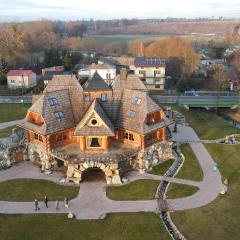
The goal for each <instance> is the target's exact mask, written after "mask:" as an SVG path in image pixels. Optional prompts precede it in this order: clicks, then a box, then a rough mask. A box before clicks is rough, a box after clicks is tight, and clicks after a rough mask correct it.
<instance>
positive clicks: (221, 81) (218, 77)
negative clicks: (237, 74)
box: [212, 64, 229, 91]
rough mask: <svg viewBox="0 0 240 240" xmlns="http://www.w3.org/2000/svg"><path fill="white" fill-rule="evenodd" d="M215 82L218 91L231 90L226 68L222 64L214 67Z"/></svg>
mask: <svg viewBox="0 0 240 240" xmlns="http://www.w3.org/2000/svg"><path fill="white" fill-rule="evenodd" d="M212 71H213V80H214V82H215V85H216V90H217V91H223V90H227V89H228V88H229V82H228V80H227V78H226V75H225V72H224V66H223V65H222V64H215V65H214V66H212Z"/></svg>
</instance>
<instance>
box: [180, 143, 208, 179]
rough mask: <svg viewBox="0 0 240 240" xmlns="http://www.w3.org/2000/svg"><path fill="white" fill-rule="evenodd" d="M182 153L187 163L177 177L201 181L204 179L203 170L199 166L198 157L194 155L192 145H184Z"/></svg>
mask: <svg viewBox="0 0 240 240" xmlns="http://www.w3.org/2000/svg"><path fill="white" fill-rule="evenodd" d="M181 152H182V153H183V155H184V157H185V161H184V164H183V166H182V168H181V169H180V171H179V172H178V174H177V176H176V177H178V178H184V179H189V180H194V181H201V180H202V179H203V172H202V168H201V166H200V165H199V163H198V160H197V157H196V155H195V154H194V152H193V150H192V148H191V146H190V144H182V145H181Z"/></svg>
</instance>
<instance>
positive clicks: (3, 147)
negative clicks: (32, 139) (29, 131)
mask: <svg viewBox="0 0 240 240" xmlns="http://www.w3.org/2000/svg"><path fill="white" fill-rule="evenodd" d="M19 154H20V158H21V159H19V160H23V161H24V160H27V159H28V153H27V145H26V144H25V136H24V132H23V130H20V129H13V131H12V134H11V136H9V137H6V138H0V170H1V169H5V168H8V167H10V166H11V165H12V164H13V163H14V162H16V161H17V160H18V155H19Z"/></svg>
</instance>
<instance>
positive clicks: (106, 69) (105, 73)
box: [78, 62, 117, 85]
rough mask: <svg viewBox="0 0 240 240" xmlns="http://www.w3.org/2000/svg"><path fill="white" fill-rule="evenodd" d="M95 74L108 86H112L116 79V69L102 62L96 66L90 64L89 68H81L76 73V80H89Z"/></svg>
mask: <svg viewBox="0 0 240 240" xmlns="http://www.w3.org/2000/svg"><path fill="white" fill-rule="evenodd" d="M95 72H98V74H99V75H100V76H101V78H102V79H103V80H104V81H105V82H106V83H107V84H108V85H112V84H113V82H114V80H115V78H116V74H117V73H116V67H115V66H113V65H110V64H106V63H103V62H98V64H94V63H93V64H92V65H91V66H90V67H89V68H83V69H80V70H79V71H78V79H80V80H81V79H84V78H89V77H91V76H93V74H94V73H95Z"/></svg>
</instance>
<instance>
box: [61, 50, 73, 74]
mask: <svg viewBox="0 0 240 240" xmlns="http://www.w3.org/2000/svg"><path fill="white" fill-rule="evenodd" d="M63 65H64V69H65V70H70V69H71V68H72V63H71V57H70V56H69V54H68V53H67V54H65V56H64V58H63Z"/></svg>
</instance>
